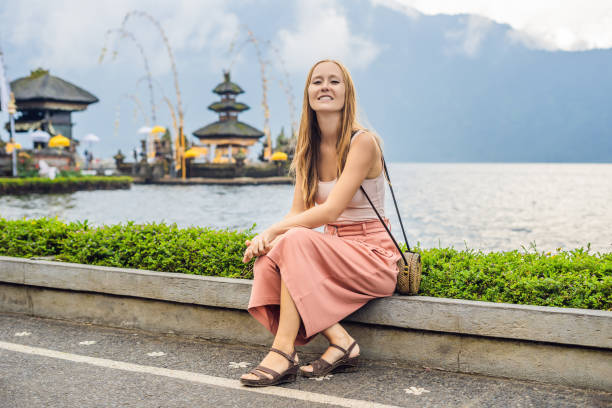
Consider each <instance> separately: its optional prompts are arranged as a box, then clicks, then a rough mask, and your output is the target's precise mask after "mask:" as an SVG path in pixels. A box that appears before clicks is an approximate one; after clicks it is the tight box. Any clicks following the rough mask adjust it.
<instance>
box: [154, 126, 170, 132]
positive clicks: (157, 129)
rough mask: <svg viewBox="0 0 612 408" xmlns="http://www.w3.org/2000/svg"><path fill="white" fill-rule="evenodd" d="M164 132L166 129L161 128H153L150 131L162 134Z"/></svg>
mask: <svg viewBox="0 0 612 408" xmlns="http://www.w3.org/2000/svg"><path fill="white" fill-rule="evenodd" d="M165 131H166V128H165V127H163V126H159V125H157V126H153V129H151V133H164V132H165Z"/></svg>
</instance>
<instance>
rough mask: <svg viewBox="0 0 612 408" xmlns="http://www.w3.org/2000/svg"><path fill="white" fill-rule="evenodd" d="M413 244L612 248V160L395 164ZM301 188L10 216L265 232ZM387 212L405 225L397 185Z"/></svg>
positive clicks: (4, 202) (82, 199)
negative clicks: (252, 228)
mask: <svg viewBox="0 0 612 408" xmlns="http://www.w3.org/2000/svg"><path fill="white" fill-rule="evenodd" d="M389 172H390V174H391V180H392V181H393V188H394V191H395V193H396V197H397V199H398V202H399V206H400V211H401V213H402V219H403V221H404V225H405V227H406V228H407V234H408V239H409V240H410V241H411V243H415V242H416V241H419V242H420V243H421V246H422V247H437V246H454V247H456V248H465V246H467V247H469V248H474V249H482V250H485V251H489V250H512V249H521V246H525V247H528V246H529V245H530V243H533V242H535V244H536V246H537V248H539V249H542V250H554V249H555V248H558V247H562V248H564V249H573V248H576V247H580V246H584V247H586V245H587V243H591V248H592V249H593V250H595V251H602V252H604V251H605V252H612V164H556V163H555V164H544V163H542V164H540V163H538V164H517V163H509V164H497V163H496V164H489V163H478V164H474V163H467V164H463V163H391V164H389ZM292 192H293V186H291V185H270V186H240V187H235V186H146V185H134V186H132V188H131V190H114V191H113V190H111V191H82V192H76V193H73V194H57V195H37V194H36V195H28V196H4V197H0V216H2V217H5V218H10V219H16V218H21V217H27V218H35V217H41V216H58V217H59V218H60V219H62V220H69V221H72V220H84V219H87V220H89V221H90V223H93V224H116V223H119V222H126V221H128V220H133V221H135V222H137V223H146V222H160V221H165V222H169V223H170V222H176V223H177V224H178V225H179V226H190V225H198V226H206V227H212V228H230V229H243V228H248V227H250V226H251V225H252V224H253V223H256V224H257V227H256V229H255V230H256V231H260V230H263V229H265V228H266V227H267V226H269V225H270V224H272V223H274V222H276V221H277V220H279V219H281V218H282V217H283V215H284V214H285V213H286V212H287V211H289V208H290V206H291V199H292ZM386 214H387V215H388V216H389V218H390V219H391V222H392V231H393V232H394V233H395V236H396V237H397V239H398V240H399V239H401V240H402V241H403V238H400V237H401V230H400V227H399V223H398V220H397V215H396V214H395V211H394V207H393V202H392V200H391V195H390V193H389V191H388V190H387V194H386Z"/></svg>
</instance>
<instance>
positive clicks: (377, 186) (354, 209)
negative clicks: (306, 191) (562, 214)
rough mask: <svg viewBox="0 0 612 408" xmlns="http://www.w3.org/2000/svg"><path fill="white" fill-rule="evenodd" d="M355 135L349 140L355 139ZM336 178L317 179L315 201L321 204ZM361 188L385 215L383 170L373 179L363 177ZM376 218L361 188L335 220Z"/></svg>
mask: <svg viewBox="0 0 612 408" xmlns="http://www.w3.org/2000/svg"><path fill="white" fill-rule="evenodd" d="M361 132H362V131H359V132H357V133H356V134H355V136H357V135H358V134H359V133H361ZM355 136H353V139H352V140H351V143H353V140H355ZM336 181H337V179H335V180H331V181H321V180H319V183H318V186H317V192H316V194H315V203H316V204H323V203H324V202H325V200H327V197H328V196H329V193H330V192H331V190H332V189H333V188H334V185H335V184H336ZM361 185H362V186H363V189H364V190H365V191H366V193H367V194H368V197H370V200H372V203H373V204H374V206H375V207H376V210H377V211H378V213H379V214H380V215H381V217H384V216H385V176H384V170H383V171H381V172H380V174H379V175H378V176H377V177H375V178H373V179H365V180H363V183H362V184H361ZM372 219H375V220H377V219H378V217H377V216H376V213H375V212H374V210H373V209H372V206H371V205H370V203H369V202H368V199H367V198H366V196H365V195H364V194H363V192H362V191H361V189H359V190H357V192H356V193H355V195H354V196H353V198H352V199H351V201H350V202H349V203H348V205H347V206H346V208H345V209H344V211H342V214H340V216H339V217H338V219H337V220H336V221H335V222H347V223H348V222H359V221H365V220H372Z"/></svg>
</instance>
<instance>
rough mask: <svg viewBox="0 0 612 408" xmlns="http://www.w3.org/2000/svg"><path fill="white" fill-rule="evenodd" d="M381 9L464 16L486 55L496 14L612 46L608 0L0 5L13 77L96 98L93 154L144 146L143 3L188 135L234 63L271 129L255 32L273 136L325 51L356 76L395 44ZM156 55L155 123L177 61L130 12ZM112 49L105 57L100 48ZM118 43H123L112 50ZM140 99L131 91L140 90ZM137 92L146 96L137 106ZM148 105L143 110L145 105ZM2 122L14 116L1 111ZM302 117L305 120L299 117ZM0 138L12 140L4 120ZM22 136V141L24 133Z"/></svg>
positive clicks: (64, 0)
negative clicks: (33, 76) (376, 31)
mask: <svg viewBox="0 0 612 408" xmlns="http://www.w3.org/2000/svg"><path fill="white" fill-rule="evenodd" d="M380 9H384V10H387V11H389V12H392V13H396V14H398V15H402V16H404V17H405V18H407V19H409V20H411V21H415V20H419V19H422V18H424V16H435V15H441V14H446V15H457V14H462V15H466V16H467V18H466V20H465V21H466V22H465V25H464V26H463V28H461V29H459V30H449V31H447V32H445V33H444V35H445V38H446V39H447V40H448V44H449V47H450V48H454V49H455V50H456V51H457V52H460V53H462V54H463V55H465V57H466V58H470V57H474V56H476V55H478V52H479V49H480V48H481V47H482V44H483V41H485V40H486V38H487V36H488V35H489V34H490V32H491V27H492V25H493V24H494V23H498V24H504V25H507V26H508V28H509V29H508V34H507V38H506V40H507V41H508V42H509V43H516V44H521V45H522V46H524V47H526V48H528V49H532V50H543V51H548V52H582V51H588V50H597V49H610V48H612V2H610V1H609V0H608V1H606V0H589V1H577V0H556V1H553V0H538V1H536V2H534V1H533V0H531V1H526V0H513V1H500V0H488V1H487V0H462V1H453V0H370V1H368V0H344V1H342V0H327V1H322V0H294V1H280V0H278V1H272V0H260V1H255V0H243V1H237V0H229V1H213V0H174V1H159V2H150V1H144V0H122V1H117V0H112V1H104V2H100V1H91V0H56V1H53V2H49V1H37V0H21V1H18V2H10V3H7V2H3V4H2V5H0V47H1V49H2V51H3V57H4V64H5V71H6V75H7V77H8V78H9V80H14V79H16V78H19V77H23V76H27V75H28V74H29V72H30V70H33V69H35V68H37V67H39V66H40V67H43V68H46V69H50V71H51V74H53V75H57V76H59V77H62V78H63V79H66V80H68V81H70V82H72V83H74V84H76V85H78V86H80V87H82V88H84V89H86V90H88V91H90V92H92V93H94V94H95V95H96V96H98V97H99V98H100V102H99V103H97V104H94V105H91V106H90V107H89V108H88V109H87V111H85V112H80V113H75V114H73V122H75V128H74V134H75V137H77V138H79V137H82V136H83V135H84V134H87V133H91V132H93V133H95V134H97V135H98V136H99V137H100V138H101V139H102V141H101V142H100V144H99V145H98V146H95V149H94V150H95V151H96V152H97V153H98V154H99V155H102V156H106V157H109V156H111V155H112V154H114V153H115V152H116V150H117V149H118V148H121V149H123V151H124V153H125V152H126V151H130V150H131V148H132V147H134V146H136V145H137V142H138V139H139V138H140V135H138V134H137V131H136V130H137V129H138V128H139V127H141V126H143V125H146V124H147V123H146V122H147V120H148V121H149V124H152V123H150V122H151V118H150V116H151V109H150V106H149V103H148V101H149V95H148V92H147V88H146V83H145V81H144V80H143V77H144V69H143V59H142V57H141V56H140V53H139V49H138V48H137V47H136V45H135V44H134V42H133V41H131V39H130V38H127V37H124V38H120V36H119V34H118V33H117V31H110V32H109V30H111V29H115V30H117V29H118V28H120V27H122V21H124V18H125V16H126V14H127V13H128V12H130V11H132V10H142V11H146V12H147V13H148V14H149V15H150V16H152V17H153V18H154V19H155V20H156V21H158V22H159V23H160V25H161V27H163V30H164V33H165V35H166V37H167V39H168V41H169V43H170V44H171V48H172V53H173V55H174V58H175V60H176V67H177V72H178V78H179V85H180V92H181V99H182V103H183V110H184V112H185V129H186V132H187V134H188V135H190V134H191V133H192V132H193V131H195V130H196V129H198V128H199V127H202V126H204V125H206V124H208V123H210V122H212V121H214V120H216V114H215V113H214V112H211V111H208V110H207V109H206V106H208V104H210V103H211V102H213V101H214V100H215V99H216V98H217V97H216V96H215V95H214V94H212V93H211V92H210V91H211V90H212V88H214V86H215V85H216V84H217V83H219V82H221V80H222V74H221V72H222V70H223V69H227V68H231V69H232V77H233V79H234V80H235V81H236V82H237V83H239V84H240V85H241V86H242V87H243V88H244V89H245V90H246V91H247V93H246V94H244V95H241V96H240V97H239V100H241V101H244V102H246V103H247V104H249V105H250V106H251V110H250V111H247V112H245V113H243V114H241V116H240V118H241V120H243V121H245V122H246V123H249V124H252V125H254V126H255V127H257V128H259V129H262V128H263V110H262V107H261V97H262V84H261V80H260V77H259V73H260V72H259V65H258V64H257V54H256V50H255V48H254V47H253V44H252V43H247V42H246V39H247V38H248V37H247V29H250V30H252V32H253V33H254V34H255V36H256V37H257V39H258V41H259V45H260V50H262V54H263V58H264V59H265V60H266V61H267V62H268V63H269V65H268V68H267V69H268V71H267V75H268V79H269V83H268V85H269V95H268V100H269V104H270V111H271V126H272V133H273V136H275V135H276V134H277V133H278V132H279V130H280V128H281V126H285V128H287V127H288V126H290V122H291V121H290V120H289V118H290V117H291V115H292V113H291V110H290V108H289V106H290V103H289V101H291V102H292V103H293V105H294V106H295V109H294V113H293V116H294V117H295V115H297V114H298V113H299V111H300V108H301V101H302V99H301V94H302V91H303V86H304V80H305V77H306V73H307V71H308V69H309V68H310V66H311V65H312V64H313V62H315V61H316V60H318V59H321V58H329V57H331V58H335V59H339V60H341V61H343V62H344V63H345V64H346V65H347V66H348V67H349V68H350V70H351V72H353V73H356V74H358V75H359V74H362V75H364V74H367V73H369V72H370V71H368V70H369V69H370V68H371V67H372V66H373V64H374V63H375V62H376V61H377V59H378V58H380V57H381V55H383V54H384V53H389V52H392V50H390V49H389V48H390V44H389V43H385V42H384V41H381V40H380V39H379V38H376V37H375V36H373V35H371V33H372V27H371V26H369V25H371V24H375V22H374V20H372V19H371V18H369V15H370V14H371V13H372V11H373V10H380ZM123 27H124V29H125V30H127V31H129V32H130V33H132V34H133V35H134V37H135V38H136V39H137V42H138V43H139V44H140V45H141V46H142V49H143V50H144V52H145V54H146V55H147V58H148V60H149V65H150V69H151V72H152V75H153V77H154V78H155V81H154V92H155V93H156V101H155V104H156V111H157V116H158V124H162V125H169V124H170V123H171V118H170V115H169V110H168V109H167V108H166V107H165V103H164V102H163V101H162V100H161V96H162V95H165V96H167V97H168V99H170V100H172V103H173V104H176V91H175V88H174V86H173V83H174V80H173V76H172V64H171V61H170V59H169V58H168V52H167V49H166V47H165V44H164V40H163V38H162V36H161V35H160V32H159V31H158V30H157V27H156V26H155V25H154V24H153V23H152V22H151V21H150V20H149V19H147V18H146V17H143V16H141V15H131V16H130V17H129V18H128V19H127V21H125V24H124V26H123ZM104 47H105V48H106V49H107V52H106V53H105V55H104V58H103V59H101V58H100V55H101V51H102V49H103V48H104ZM112 50H115V51H116V56H115V58H113V52H112ZM134 97H135V98H134ZM135 100H138V102H137V103H136V102H135ZM139 105H141V107H139ZM0 118H2V122H5V121H6V113H5V112H0ZM298 119H299V118H298ZM0 135H1V137H2V138H3V139H5V140H6V133H5V132H4V129H3V130H2V131H0ZM23 140H25V139H23Z"/></svg>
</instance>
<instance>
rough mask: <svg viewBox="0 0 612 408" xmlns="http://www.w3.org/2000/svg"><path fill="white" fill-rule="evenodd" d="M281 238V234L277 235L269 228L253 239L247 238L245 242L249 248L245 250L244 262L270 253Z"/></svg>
mask: <svg viewBox="0 0 612 408" xmlns="http://www.w3.org/2000/svg"><path fill="white" fill-rule="evenodd" d="M279 238H280V235H277V234H276V233H274V231H272V230H271V229H267V230H265V231H264V232H262V233H260V234H258V235H256V236H255V238H253V240H252V241H251V240H248V239H247V240H246V241H245V242H244V243H245V244H246V246H247V249H246V250H245V251H244V256H243V258H242V262H244V263H247V262H249V261H250V260H251V259H253V258H254V257H256V256H261V255H264V254H266V253H268V251H270V249H272V247H273V246H274V245H275V244H276V242H278V239H279Z"/></svg>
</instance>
